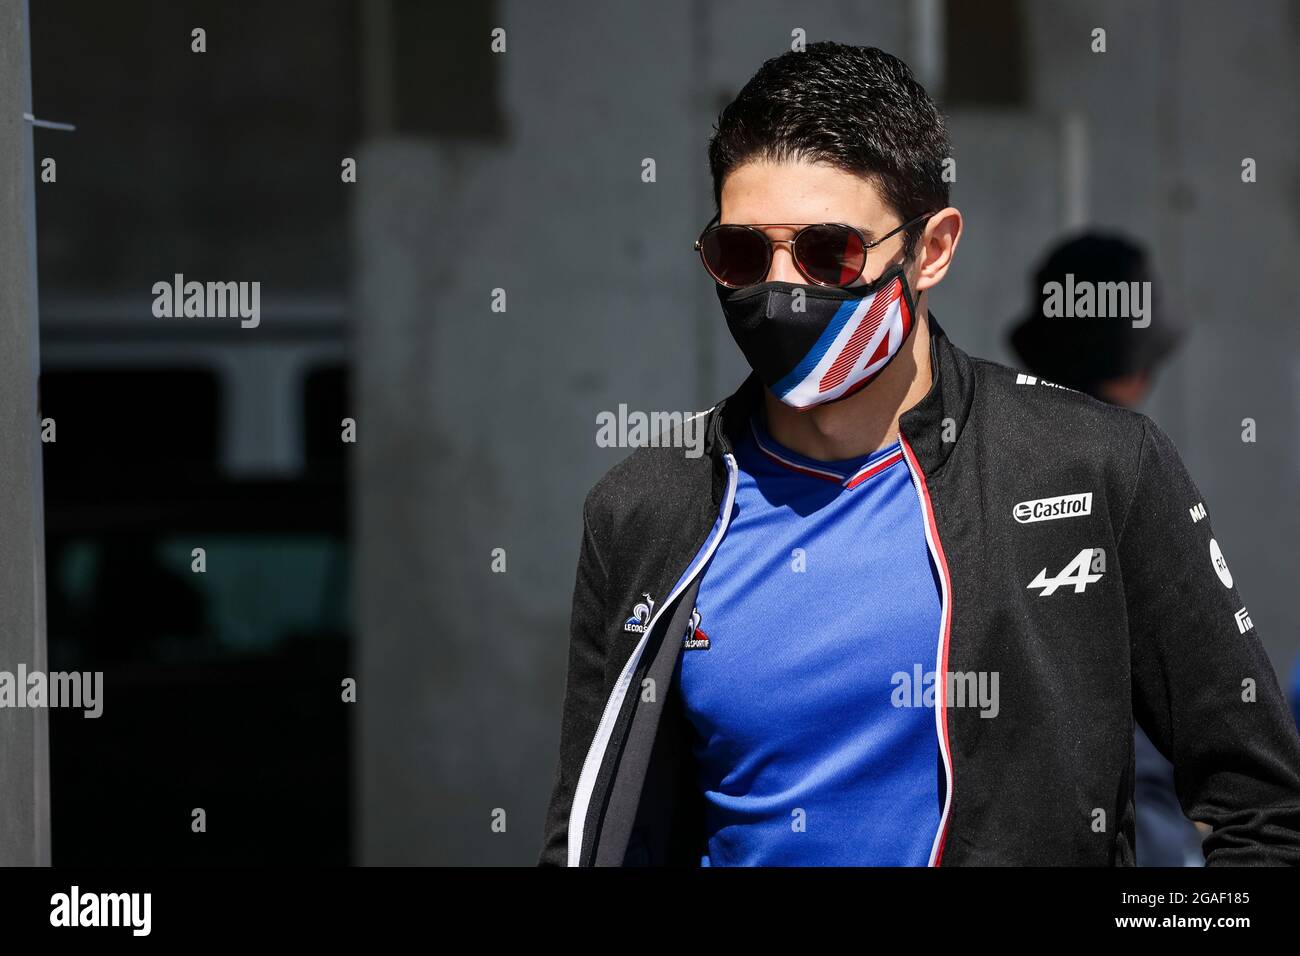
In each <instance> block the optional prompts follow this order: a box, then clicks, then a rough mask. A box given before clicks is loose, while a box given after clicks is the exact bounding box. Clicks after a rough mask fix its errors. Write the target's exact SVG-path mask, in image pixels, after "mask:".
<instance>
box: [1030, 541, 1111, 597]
mask: <svg viewBox="0 0 1300 956" xmlns="http://www.w3.org/2000/svg"><path fill="white" fill-rule="evenodd" d="M1099 551H1100V549H1098V548H1084V549H1083V550H1082V551H1080V552H1079V553H1078V554H1077V555H1075V556H1074V560H1073V561H1071V562H1070V563H1069V564H1067V565H1066V566H1065V567H1064V568H1063V569H1062V570H1061V573H1060V574H1058V575H1057V576H1056V577H1054V578H1049V577H1048V576H1047V568H1043V570H1041V571H1039V572H1038V575H1037V576H1036V577H1035V578H1034V579H1033V580H1032V581H1030V582H1029V583H1028V584H1027V585H1025V587H1029V588H1042V589H1043V590H1042V591H1041V592H1039V595H1038V596H1039V597H1047V596H1048V595H1051V594H1055V593H1056V589H1057V588H1060V587H1065V586H1066V585H1067V584H1073V585H1074V593H1075V594H1082V593H1083V590H1084V588H1086V587H1087V586H1088V585H1089V584H1092V583H1094V582H1096V581H1100V580H1101V576H1102V574H1103V573H1105V567H1104V563H1100V564H1096V565H1095V566H1094V557H1095V556H1097V555H1098V552H1099ZM1103 562H1104V559H1103ZM1093 572H1096V573H1093Z"/></svg>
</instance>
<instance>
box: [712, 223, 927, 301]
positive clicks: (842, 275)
mask: <svg viewBox="0 0 1300 956" xmlns="http://www.w3.org/2000/svg"><path fill="white" fill-rule="evenodd" d="M932 215H934V214H933V213H928V212H927V213H923V214H922V215H920V216H917V217H916V218H915V219H909V220H908V221H907V222H905V223H903V224H902V225H901V226H898V227H897V228H895V229H892V230H890V231H889V232H887V233H885V234H884V235H883V236H881V237H880V238H879V239H875V240H872V241H871V242H868V241H867V237H866V236H865V235H864V234H863V233H862V230H860V229H858V228H857V227H856V226H850V225H848V224H847V223H842V222H819V223H812V224H805V223H798V222H769V223H754V224H745V225H741V224H737V223H726V224H719V223H717V219H718V217H717V216H714V217H713V218H712V219H710V220H709V225H708V226H706V227H705V229H704V231H703V232H702V233H700V238H698V239H696V240H695V248H696V250H697V251H698V252H699V254H700V259H701V260H702V261H703V262H704V268H705V269H707V270H708V272H709V275H710V276H712V277H713V281H714V282H717V283H718V284H719V285H724V286H726V287H727V288H728V289H739V288H741V287H743V286H747V285H754V284H755V283H758V282H762V281H763V280H764V279H765V278H766V277H767V271H768V269H769V268H770V267H771V265H772V246H773V245H774V244H775V243H778V242H788V243H790V254H791V258H793V259H794V265H795V268H796V269H798V270H799V273H800V274H801V275H802V276H803V277H804V278H805V279H807V280H808V281H809V282H812V283H814V284H816V285H825V286H840V287H842V286H848V285H852V284H853V283H854V282H856V281H857V280H858V277H859V276H861V275H862V272H863V270H864V269H866V267H867V252H868V251H869V250H871V249H872V248H874V247H876V246H878V245H880V244H881V243H882V242H884V241H885V240H886V239H889V238H890V237H891V236H896V235H897V234H898V233H900V232H902V231H903V230H904V229H906V228H907V227H908V226H914V225H916V224H917V223H918V222H922V221H923V220H925V219H928V218H929V217H930V216H932ZM760 225H762V226H766V227H771V226H790V227H791V228H793V227H795V226H802V228H801V229H800V230H799V231H798V232H796V233H795V234H794V238H792V239H773V238H771V237H770V236H768V235H767V233H765V232H763V230H762V229H760V228H758V227H759V226H760Z"/></svg>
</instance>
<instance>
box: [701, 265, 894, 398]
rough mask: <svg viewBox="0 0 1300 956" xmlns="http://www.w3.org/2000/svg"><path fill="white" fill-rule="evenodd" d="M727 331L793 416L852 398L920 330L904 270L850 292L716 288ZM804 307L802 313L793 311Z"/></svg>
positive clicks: (772, 285)
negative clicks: (798, 410)
mask: <svg viewBox="0 0 1300 956" xmlns="http://www.w3.org/2000/svg"><path fill="white" fill-rule="evenodd" d="M717 290H718V299H719V301H721V303H722V311H723V313H724V314H725V315H726V318H727V328H729V329H730V330H731V335H732V338H734V339H735V340H736V344H737V345H739V346H740V351H741V352H743V353H744V355H745V358H746V359H747V360H748V361H749V364H750V367H752V368H753V369H754V371H755V372H757V373H758V377H759V378H760V379H762V381H763V384H764V385H766V386H767V387H768V388H769V389H771V391H772V393H773V394H774V395H776V397H777V398H779V399H780V400H781V401H783V402H785V404H787V405H790V406H791V407H793V408H811V407H812V406H814V405H821V404H823V403H825V402H832V401H835V400H836V399H840V398H844V397H845V396H847V395H851V394H852V393H854V392H856V391H857V390H858V389H860V388H862V387H863V386H864V385H866V384H867V383H869V382H870V381H871V380H872V379H874V378H875V377H876V376H877V375H879V374H880V373H881V371H882V370H883V369H884V368H885V366H886V365H888V364H889V363H890V361H891V360H892V359H893V358H894V356H895V355H897V354H898V351H899V349H901V348H902V346H903V343H904V342H905V341H906V340H907V336H908V334H909V333H910V332H911V331H912V326H913V325H914V324H915V318H914V316H915V310H914V308H913V304H912V293H911V290H910V289H909V288H908V284H907V277H906V276H905V275H904V274H903V267H902V265H901V264H900V265H896V266H893V267H892V268H890V269H887V270H886V271H885V272H884V274H882V275H881V276H880V278H879V279H877V280H876V281H875V282H873V283H871V284H870V285H860V286H855V287H853V288H849V289H839V288H834V287H830V286H816V285H799V284H797V283H793V282H760V283H758V284H757V285H751V286H746V287H745V288H743V289H728V288H727V287H726V286H723V285H718V286H717ZM800 299H802V308H803V311H796V309H795V305H796V303H797V302H798V301H799V300H800Z"/></svg>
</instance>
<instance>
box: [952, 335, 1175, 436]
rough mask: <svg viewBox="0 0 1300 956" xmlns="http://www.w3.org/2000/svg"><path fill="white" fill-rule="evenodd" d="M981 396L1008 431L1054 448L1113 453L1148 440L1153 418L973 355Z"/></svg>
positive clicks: (978, 398) (982, 403) (984, 408)
mask: <svg viewBox="0 0 1300 956" xmlns="http://www.w3.org/2000/svg"><path fill="white" fill-rule="evenodd" d="M971 362H972V363H973V365H974V368H975V376H976V388H975V400H976V402H978V403H980V413H981V414H982V415H984V416H988V415H992V416H994V417H995V419H996V423H995V426H994V427H996V428H998V429H999V430H1000V431H1001V432H1002V433H1004V434H1006V435H1008V436H1016V435H1017V434H1019V435H1020V436H1021V437H1023V438H1025V439H1028V440H1031V441H1035V442H1038V443H1041V444H1044V445H1046V446H1049V447H1061V448H1076V449H1078V450H1081V451H1097V452H1109V451H1113V450H1114V449H1115V448H1116V443H1118V444H1119V445H1120V446H1121V447H1128V446H1129V445H1130V444H1133V445H1134V447H1136V446H1137V445H1138V444H1140V443H1141V441H1142V436H1143V433H1144V432H1145V430H1146V428H1147V426H1148V424H1150V422H1151V420H1150V419H1149V418H1148V417H1147V416H1146V415H1145V414H1143V413H1142V412H1139V411H1135V410H1133V409H1131V408H1124V407H1123V406H1120V405H1112V404H1110V403H1109V402H1103V401H1101V400H1100V399H1097V398H1094V397H1093V396H1091V395H1088V394H1086V393H1084V392H1080V391H1077V390H1076V389H1073V388H1069V387H1067V386H1065V385H1060V384H1058V383H1056V382H1053V381H1051V380H1050V379H1045V378H1042V377H1041V376H1038V375H1032V374H1030V373H1028V372H1024V371H1021V370H1020V369H1016V368H1012V367H1011V366H1008V365H1003V364H1001V363H1000V362H995V361H993V360H991V359H985V358H976V357H974V356H972V357H971Z"/></svg>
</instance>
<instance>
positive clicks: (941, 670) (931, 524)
mask: <svg viewBox="0 0 1300 956" xmlns="http://www.w3.org/2000/svg"><path fill="white" fill-rule="evenodd" d="M898 437H899V438H900V439H901V440H902V445H903V460H904V461H906V462H907V470H908V472H910V473H911V476H912V487H913V488H914V489H915V490H916V497H917V500H918V501H919V502H920V505H921V519H922V523H923V524H924V525H925V543H926V546H927V547H928V548H929V549H930V557H931V558H932V559H933V560H934V566H935V567H936V568H938V570H939V584H940V595H939V602H940V603H939V645H938V649H937V651H936V653H935V688H936V695H935V700H936V701H937V702H938V706H937V707H936V708H935V710H934V723H935V731H936V733H937V734H938V738H939V754H940V756H942V757H943V770H944V775H945V777H946V778H947V779H946V781H945V793H944V799H943V813H942V814H940V816H939V829H938V831H937V832H936V833H935V835H934V843H933V844H931V846H930V860H929V862H928V863H927V864H926V865H927V866H938V865H939V861H940V860H941V859H942V858H943V847H944V843H945V842H946V841H947V839H948V820H949V814H950V813H951V811H952V751H951V748H950V746H949V742H948V700H947V694H948V644H949V640H950V638H951V635H952V578H951V577H950V575H949V573H948V561H947V558H946V557H945V556H944V553H943V544H942V543H941V542H940V541H939V526H938V524H937V522H936V521H935V519H934V506H933V503H932V502H931V500H930V490H929V488H928V487H927V486H926V483H925V475H924V473H923V472H922V471H921V467H920V465H919V464H918V463H917V460H916V453H915V452H914V451H912V446H911V444H910V443H909V442H908V440H907V436H905V435H904V434H903V433H902V430H901V429H900V430H899V433H898Z"/></svg>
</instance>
